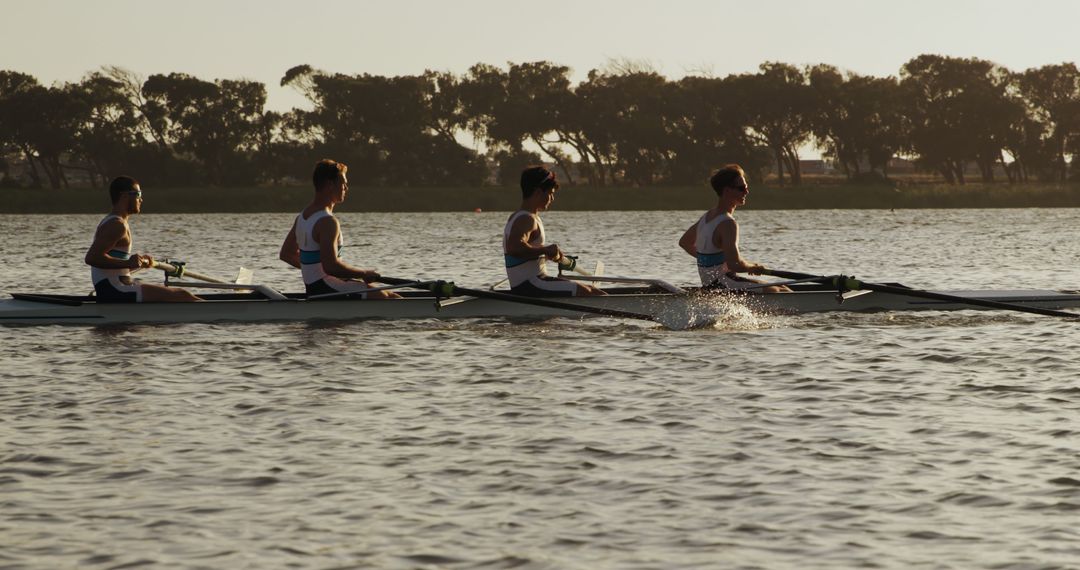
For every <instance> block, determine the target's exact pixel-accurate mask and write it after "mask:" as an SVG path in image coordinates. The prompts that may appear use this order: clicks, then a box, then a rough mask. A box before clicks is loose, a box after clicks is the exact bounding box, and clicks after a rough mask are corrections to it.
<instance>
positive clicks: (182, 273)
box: [154, 261, 232, 283]
mask: <svg viewBox="0 0 1080 570" xmlns="http://www.w3.org/2000/svg"><path fill="white" fill-rule="evenodd" d="M154 269H160V270H162V271H164V272H165V273H166V274H167V275H169V276H170V277H191V278H194V279H198V280H199V281H206V282H207V283H232V281H225V280H224V279H218V278H216V277H210V276H209V275H203V274H202V273H196V272H194V271H188V269H187V268H186V267H184V265H182V264H175V265H174V264H172V263H167V262H164V261H154Z"/></svg>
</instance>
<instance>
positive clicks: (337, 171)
mask: <svg viewBox="0 0 1080 570" xmlns="http://www.w3.org/2000/svg"><path fill="white" fill-rule="evenodd" d="M348 170H349V167H348V166H345V164H344V163H342V162H337V161H336V160H330V159H329V158H324V159H322V160H320V161H319V162H317V163H315V171H314V172H312V173H311V182H312V183H314V184H315V191H316V192H318V191H319V188H322V185H323V184H326V183H327V182H336V181H337V179H338V176H340V175H342V174H345V173H346V172H347V171H348Z"/></svg>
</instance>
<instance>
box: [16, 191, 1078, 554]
mask: <svg viewBox="0 0 1080 570" xmlns="http://www.w3.org/2000/svg"><path fill="white" fill-rule="evenodd" d="M697 215H698V213H696V212H633V213H629V212H610V213H583V212H574V213H568V212H558V211H554V212H551V213H549V214H547V215H545V222H546V225H547V229H548V234H549V236H550V237H551V238H553V239H554V240H555V241H557V242H558V243H560V244H561V245H562V246H563V248H564V249H565V250H567V251H569V252H571V253H576V254H580V255H581V256H582V259H583V260H585V261H586V263H587V264H591V261H594V260H602V261H604V263H605V264H606V266H607V273H609V274H622V275H641V276H651V277H662V278H665V279H667V280H670V281H672V282H675V283H682V284H688V283H693V282H694V280H695V279H696V272H695V269H694V267H693V261H692V260H691V259H690V258H689V257H688V256H686V255H685V254H684V253H682V252H681V251H680V250H679V249H678V247H677V245H676V240H677V239H678V237H679V235H680V234H681V232H682V231H683V230H684V229H685V228H686V227H687V226H689V225H690V224H691V223H692V222H693V221H694V220H695V219H696V217H697ZM341 217H342V224H343V227H344V231H345V233H346V238H347V247H346V249H345V252H344V257H346V258H347V259H348V260H350V261H353V262H355V263H356V264H359V265H362V266H368V267H375V268H377V269H379V270H380V271H382V272H383V273H384V274H387V275H395V276H402V277H412V276H425V277H450V278H453V279H455V280H456V281H457V282H458V283H459V284H465V285H484V284H488V283H492V282H494V281H497V280H498V279H499V278H500V277H501V275H500V272H501V270H500V267H499V262H500V251H499V249H498V244H499V239H500V236H501V232H502V225H503V222H504V220H505V217H506V213H483V214H474V213H467V214H466V213H462V214H343V215H342V216H341ZM98 218H99V217H98V216H25V217H19V216H0V224H2V233H3V236H4V238H5V239H4V240H3V241H2V242H0V290H4V291H45V292H64V293H85V292H86V291H88V290H89V289H90V282H89V275H88V274H89V271H88V270H87V268H86V266H85V265H83V264H82V257H83V254H84V252H85V248H86V246H87V245H88V244H89V239H90V233H91V232H92V230H93V227H94V225H95V224H96V223H97V221H98ZM739 219H740V221H741V224H742V233H743V237H742V241H743V243H742V247H743V251H744V254H745V255H746V256H747V257H749V258H750V259H752V260H755V261H760V262H763V263H766V264H768V265H771V266H774V267H777V268H784V269H790V270H796V271H807V272H811V273H828V274H834V273H840V272H845V273H854V274H856V275H858V276H860V277H863V278H866V279H880V280H886V281H901V282H904V283H906V284H908V285H911V286H915V287H933V288H980V287H988V288H1010V287H1018V286H1019V287H1048V288H1066V287H1068V288H1076V287H1080V229H1078V228H1080V211H1078V210H1023V211H1022V210H968V211H955V210H951V211H914V212H913V211H898V212H889V211H799V212H745V213H740V215H739ZM290 221H291V216H288V215H278V214H265V215H175V216H164V215H153V214H145V215H141V216H138V217H136V218H135V219H134V220H133V223H132V227H133V231H134V233H135V238H136V248H137V249H138V250H141V251H148V252H150V253H154V254H156V255H159V256H167V255H168V256H176V257H182V258H185V259H187V261H188V262H189V266H190V267H191V268H192V269H196V268H197V269H198V270H200V271H202V272H204V273H210V274H219V275H228V274H232V273H235V271H236V269H237V268H238V267H239V266H241V265H243V266H245V267H249V268H252V269H254V270H255V274H256V278H257V279H256V280H257V281H261V282H266V283H268V284H270V285H273V286H275V287H278V288H281V289H288V290H296V289H298V288H299V275H298V273H297V272H296V271H294V270H292V269H290V268H288V267H286V266H285V265H284V264H282V263H280V262H278V261H276V258H277V248H278V246H279V244H280V240H281V238H282V237H284V235H285V232H286V230H287V228H288V225H289V223H290ZM0 339H2V341H3V342H2V348H0V355H2V368H0V378H2V383H0V436H2V437H0V445H2V448H0V568H76V567H78V568H102V569H104V568H136V567H140V568H141V567H160V568H320V569H328V568H485V569H499V568H560V569H561V568H581V569H592V568H663V569H666V568H809V567H813V568H841V567H877V568H1025V569H1026V568H1077V567H1080V530H1078V524H1077V522H1078V521H1080V443H1078V442H1080V380H1078V373H1080V364H1078V362H1077V359H1078V355H1080V352H1078V348H1080V325H1077V324H1076V323H1074V322H1067V321H1062V320H1055V319H1053V318H1049V317H1040V316H1034V315H1027V314H1006V313H992V312H967V311H965V312H957V313H896V314H871V315H852V314H831V315H829V314H824V315H823V314H819V315H811V316H804V317H761V316H756V315H753V314H752V313H745V312H739V310H738V309H733V310H732V311H730V312H729V313H728V314H726V315H725V316H723V318H721V320H720V324H719V325H718V326H717V327H714V328H711V329H707V330H695V331H685V332H673V331H668V330H665V329H662V328H660V327H658V326H656V325H654V324H652V323H647V322H632V321H621V320H614V319H593V320H584V321H576V320H566V319H556V320H550V321H545V322H539V323H510V322H505V321H500V320H483V321H456V322H450V321H448V322H440V321H434V320H432V321H414V322H388V321H380V322H343V323H287V324H282V323H276V324H214V325H204V324H187V325H176V326H129V327H109V328H91V327H58V326H42V327H8V328H0Z"/></svg>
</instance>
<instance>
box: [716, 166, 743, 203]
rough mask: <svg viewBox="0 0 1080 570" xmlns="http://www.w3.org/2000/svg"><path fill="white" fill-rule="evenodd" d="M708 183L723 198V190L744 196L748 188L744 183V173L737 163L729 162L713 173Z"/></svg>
mask: <svg viewBox="0 0 1080 570" xmlns="http://www.w3.org/2000/svg"><path fill="white" fill-rule="evenodd" d="M709 184H710V185H711V186H712V189H713V190H714V191H715V192H716V195H717V196H719V197H721V198H723V197H724V192H735V193H737V194H738V195H739V196H740V197H743V198H745V197H746V194H747V192H749V190H750V188H749V186H747V184H746V173H745V172H743V169H742V167H741V166H739V165H738V164H729V165H727V166H725V167H723V168H721V169H720V170H717V171H716V172H715V173H713V175H712V178H710V179H709Z"/></svg>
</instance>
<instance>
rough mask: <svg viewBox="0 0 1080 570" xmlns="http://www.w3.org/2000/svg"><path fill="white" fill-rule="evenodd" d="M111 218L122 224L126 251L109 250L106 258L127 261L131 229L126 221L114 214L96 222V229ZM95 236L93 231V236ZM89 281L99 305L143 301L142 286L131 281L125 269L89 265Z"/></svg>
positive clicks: (129, 273) (129, 250) (129, 272)
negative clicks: (92, 284) (126, 240)
mask: <svg viewBox="0 0 1080 570" xmlns="http://www.w3.org/2000/svg"><path fill="white" fill-rule="evenodd" d="M113 218H115V219H117V220H120V222H121V223H123V224H124V232H125V233H126V234H127V236H128V244H127V248H126V249H110V250H109V251H108V256H109V257H115V258H116V259H122V260H124V261H127V260H128V259H131V242H132V241H133V240H132V238H131V228H130V227H128V223H127V220H125V219H123V218H121V217H120V216H117V215H116V214H109V215H108V216H105V218H104V219H102V220H101V221H100V222H98V225H97V227H98V229H100V228H101V226H103V225H105V222H108V221H109V220H111V219H113ZM96 234H97V232H96V231H95V236H96ZM90 280H91V281H93V283H94V296H95V297H96V298H97V302H99V303H141V302H142V300H143V299H142V286H141V285H140V284H139V282H138V281H134V280H132V279H131V270H130V269H128V268H126V267H125V268H123V269H104V268H101V267H94V266H93V265H91V266H90Z"/></svg>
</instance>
